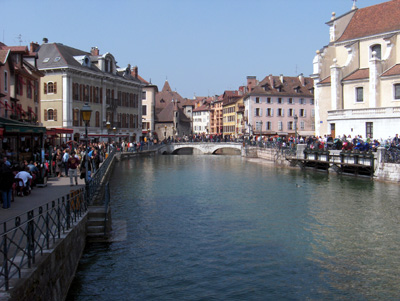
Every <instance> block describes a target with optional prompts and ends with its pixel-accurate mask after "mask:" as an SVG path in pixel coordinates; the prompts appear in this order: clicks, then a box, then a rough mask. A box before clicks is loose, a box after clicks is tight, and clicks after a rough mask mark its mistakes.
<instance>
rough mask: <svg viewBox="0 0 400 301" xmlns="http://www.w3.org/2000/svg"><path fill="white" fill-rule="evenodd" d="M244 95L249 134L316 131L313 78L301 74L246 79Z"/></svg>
mask: <svg viewBox="0 0 400 301" xmlns="http://www.w3.org/2000/svg"><path fill="white" fill-rule="evenodd" d="M247 90H248V93H247V94H246V96H245V98H244V106H245V113H244V122H245V134H246V135H250V136H252V135H267V136H271V135H279V136H295V135H296V134H298V135H301V136H308V135H313V134H314V94H313V90H314V88H313V80H312V79H311V78H308V77H304V76H303V75H302V74H300V75H299V76H297V77H290V76H283V75H280V76H272V75H268V76H266V77H265V78H264V79H263V80H262V81H261V82H258V81H257V80H256V78H255V77H254V76H249V77H248V78H247Z"/></svg>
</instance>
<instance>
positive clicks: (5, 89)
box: [4, 71, 8, 92]
mask: <svg viewBox="0 0 400 301" xmlns="http://www.w3.org/2000/svg"><path fill="white" fill-rule="evenodd" d="M4 92H8V72H7V71H4Z"/></svg>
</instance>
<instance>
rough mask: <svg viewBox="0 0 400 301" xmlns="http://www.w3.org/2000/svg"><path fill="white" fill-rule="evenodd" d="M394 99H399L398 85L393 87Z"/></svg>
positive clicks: (399, 88)
mask: <svg viewBox="0 0 400 301" xmlns="http://www.w3.org/2000/svg"><path fill="white" fill-rule="evenodd" d="M394 99H400V84H395V85H394Z"/></svg>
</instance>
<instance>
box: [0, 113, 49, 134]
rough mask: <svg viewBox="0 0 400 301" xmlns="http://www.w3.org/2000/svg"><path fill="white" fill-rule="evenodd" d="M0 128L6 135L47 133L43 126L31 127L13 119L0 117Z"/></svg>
mask: <svg viewBox="0 0 400 301" xmlns="http://www.w3.org/2000/svg"><path fill="white" fill-rule="evenodd" d="M0 128H3V129H4V134H16V133H25V134H33V133H35V134H40V133H46V128H45V127H42V126H36V125H30V124H26V123H23V122H19V121H16V120H12V119H6V118H1V117H0Z"/></svg>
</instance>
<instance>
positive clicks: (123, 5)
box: [0, 0, 388, 98]
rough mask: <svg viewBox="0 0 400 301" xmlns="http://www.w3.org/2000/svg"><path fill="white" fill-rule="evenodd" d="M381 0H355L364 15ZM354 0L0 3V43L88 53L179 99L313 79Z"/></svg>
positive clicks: (0, 0) (13, 0) (27, 0)
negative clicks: (133, 69) (251, 82)
mask: <svg viewBox="0 0 400 301" xmlns="http://www.w3.org/2000/svg"><path fill="white" fill-rule="evenodd" d="M387 1H388V0H358V1H357V2H356V5H357V7H358V8H363V7H367V6H371V5H375V4H379V3H383V2H387ZM352 6H353V0H302V1H300V0H141V1H138V0H113V1H110V0H80V1H77V0H51V1H49V0H38V1H32V0H0V7H1V8H2V11H3V12H7V13H3V14H2V18H1V23H0V29H1V31H0V41H1V42H3V43H4V44H6V45H8V46H18V45H29V44H30V42H38V43H39V44H41V43H42V41H43V38H45V37H46V38H47V39H48V40H49V43H54V42H57V43H62V44H64V45H68V46H70V47H73V48H77V49H80V50H83V51H88V52H89V51H90V49H91V47H93V46H96V47H98V48H99V50H100V54H104V53H107V52H109V53H111V54H112V55H113V56H114V58H115V59H116V61H117V64H118V66H119V67H121V68H125V67H126V66H128V64H130V65H131V66H137V67H138V70H139V75H140V76H142V77H143V78H144V79H145V80H147V81H150V82H151V83H152V84H155V85H157V86H158V89H159V90H161V89H162V88H163V86H164V83H165V81H166V80H168V83H169V84H170V86H171V89H173V90H176V91H177V92H178V93H179V94H180V95H181V96H182V97H187V98H193V97H194V96H213V95H220V94H223V93H224V91H225V90H237V89H238V87H239V86H241V85H245V84H246V78H247V76H256V77H257V79H258V80H260V81H261V80H262V79H263V78H264V77H265V76H267V75H269V74H272V75H280V74H283V75H284V76H297V75H299V74H300V73H303V74H304V76H310V75H311V74H312V61H313V58H314V56H315V52H316V51H317V50H318V49H321V48H322V47H324V46H325V45H327V44H328V43H329V27H328V26H327V25H326V24H325V23H326V22H328V21H329V20H330V18H331V16H332V12H335V13H336V16H340V15H342V14H345V13H347V12H348V11H350V10H351V8H352Z"/></svg>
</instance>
